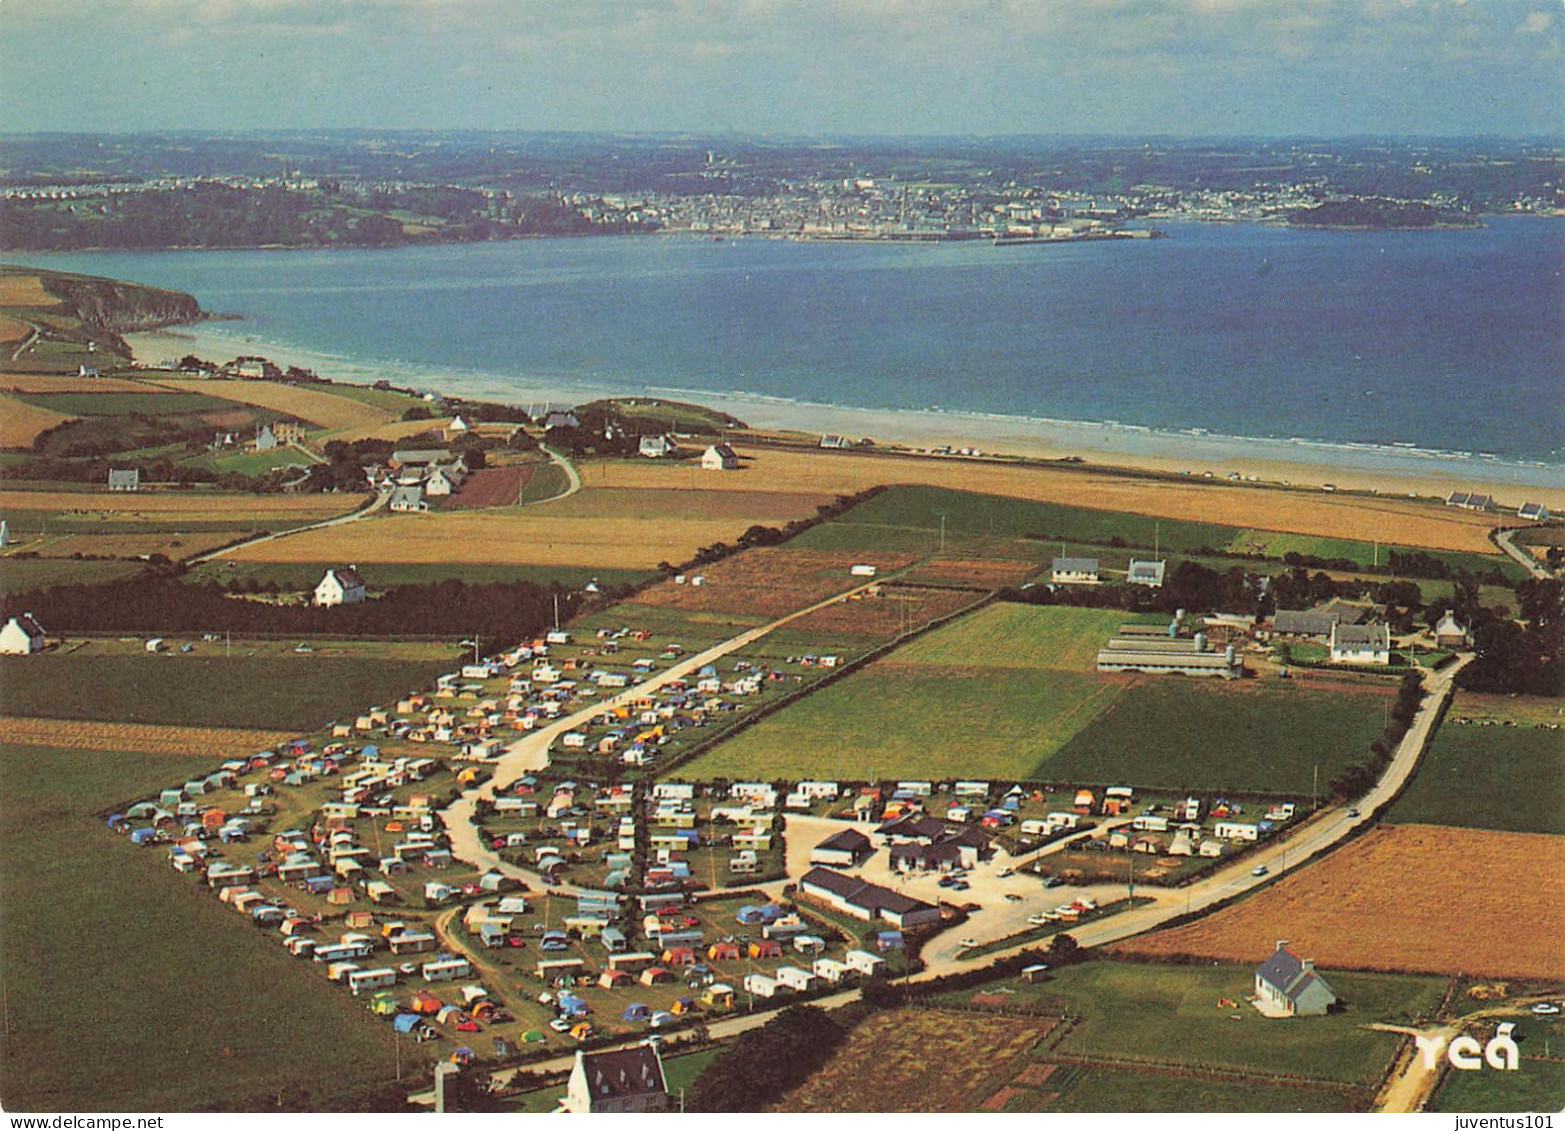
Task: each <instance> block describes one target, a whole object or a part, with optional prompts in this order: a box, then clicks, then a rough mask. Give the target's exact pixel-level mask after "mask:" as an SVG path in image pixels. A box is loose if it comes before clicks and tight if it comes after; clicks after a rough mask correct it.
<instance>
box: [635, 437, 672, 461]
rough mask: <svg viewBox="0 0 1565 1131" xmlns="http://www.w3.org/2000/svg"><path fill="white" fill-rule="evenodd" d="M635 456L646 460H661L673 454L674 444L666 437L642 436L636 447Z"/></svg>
mask: <svg viewBox="0 0 1565 1131" xmlns="http://www.w3.org/2000/svg"><path fill="white" fill-rule="evenodd" d="M636 454H638V455H642V456H645V457H646V458H647V459H662V458H664V457H665V456H671V455H673V454H674V444H673V442H672V441H671V440H670V439H669V438H668V437H667V436H643V437H641V442H640V443H639V444H638V445H637V446H636Z"/></svg>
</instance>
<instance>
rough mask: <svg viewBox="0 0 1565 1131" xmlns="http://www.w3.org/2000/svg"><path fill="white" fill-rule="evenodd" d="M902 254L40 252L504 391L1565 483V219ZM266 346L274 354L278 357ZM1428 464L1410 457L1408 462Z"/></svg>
mask: <svg viewBox="0 0 1565 1131" xmlns="http://www.w3.org/2000/svg"><path fill="white" fill-rule="evenodd" d="M1166 229H1167V231H1168V232H1169V238H1168V239H1161V240H1134V241H1131V240H1125V241H1110V242H1094V243H1077V244H1066V245H1055V246H1050V245H1041V246H1040V245H1030V246H1010V247H994V246H991V245H989V244H979V243H970V244H939V245H929V246H897V245H882V244H868V243H852V244H827V243H803V242H788V241H774V240H764V239H739V240H726V241H719V240H709V239H701V238H696V237H686V236H656V237H606V238H589V239H552V240H529V241H517V242H509V243H498V244H467V245H447V246H440V247H425V248H408V249H399V250H390V251H224V252H210V251H200V252H161V253H81V254H70V255H50V256H25V257H20V258H21V259H22V260H25V261H26V262H30V263H36V264H39V265H44V266H51V267H55V268H59V269H63V270H71V271H82V272H88V273H93V274H104V275H111V276H116V277H121V278H127V279H133V280H136V281H138V282H143V283H149V284H154V285H158V286H164V287H171V288H174V289H177V290H183V291H188V292H190V293H192V294H194V295H195V296H196V297H197V298H198V299H199V300H200V302H201V303H202V305H203V306H204V307H205V308H206V309H208V310H211V311H216V312H223V313H232V314H238V315H242V316H243V318H244V321H243V322H240V323H233V324H228V325H225V326H222V327H214V328H217V329H225V330H228V331H230V332H232V333H234V334H236V335H245V336H249V337H251V338H252V339H254V340H258V341H260V342H271V343H277V344H280V345H287V346H290V347H295V348H298V349H302V350H307V351H311V352H314V353H319V354H325V355H331V356H334V357H337V358H341V359H344V360H345V361H349V362H352V363H354V364H355V365H356V366H359V367H361V368H362V367H366V366H367V367H370V368H371V369H373V368H374V367H375V366H377V365H384V366H386V367H387V368H388V372H390V371H392V370H394V371H395V372H397V373H400V374H406V373H408V372H413V373H420V372H424V373H427V374H428V375H429V376H430V378H431V380H432V381H433V380H435V378H436V376H437V375H439V374H453V373H459V374H465V375H468V376H469V377H473V376H477V377H481V378H483V379H484V382H483V383H484V385H485V387H486V388H490V389H493V388H496V387H499V388H502V389H511V388H513V387H514V390H515V394H516V399H518V400H523V401H525V400H526V399H527V394H528V392H529V391H530V390H534V389H542V388H547V389H553V390H561V389H563V390H567V391H568V390H570V389H572V388H575V387H578V386H579V387H581V388H583V389H588V388H590V389H594V390H601V389H604V388H608V389H614V390H620V391H623V392H626V393H632V392H647V391H663V392H665V393H667V392H669V391H671V390H675V391H679V393H680V394H681V395H684V396H686V397H687V398H689V399H695V398H698V397H699V396H700V395H701V394H702V393H707V394H740V395H742V396H746V397H753V398H768V399H772V398H776V399H782V400H785V401H797V402H805V403H811V404H825V405H838V406H844V407H858V408H867V409H883V410H931V409H938V410H942V411H947V412H961V413H979V414H992V415H995V416H999V417H1007V418H1008V417H1017V418H1030V419H1040V418H1041V419H1046V420H1070V421H1081V422H1088V423H1102V422H1111V424H1110V425H1109V427H1110V429H1111V430H1112V429H1113V428H1115V427H1119V428H1121V429H1123V428H1124V427H1125V426H1130V427H1131V428H1132V430H1135V429H1152V430H1155V431H1157V432H1166V433H1172V434H1175V435H1197V436H1199V435H1202V434H1204V433H1212V434H1220V435H1225V436H1234V437H1252V438H1270V439H1276V440H1284V441H1294V442H1301V441H1307V442H1309V445H1308V446H1309V447H1310V448H1311V453H1310V454H1311V458H1312V459H1318V458H1319V457H1320V456H1321V454H1322V452H1327V451H1330V450H1333V449H1336V448H1339V447H1340V448H1341V450H1342V451H1345V452H1352V451H1355V450H1360V451H1362V450H1365V449H1368V450H1382V449H1383V450H1384V452H1385V453H1388V454H1389V455H1393V456H1394V455H1397V454H1399V453H1413V452H1416V453H1418V454H1420V455H1423V456H1424V457H1425V458H1436V457H1437V456H1438V457H1439V458H1442V459H1457V460H1460V459H1474V460H1479V461H1489V462H1499V463H1501V464H1505V465H1509V466H1513V467H1514V466H1515V465H1523V466H1533V467H1537V466H1540V465H1542V466H1543V467H1544V468H1546V470H1547V472H1548V473H1550V474H1549V478H1551V479H1552V478H1553V474H1552V473H1554V472H1556V471H1558V470H1559V469H1560V468H1561V467H1565V338H1562V334H1561V330H1562V325H1565V322H1562V312H1565V220H1561V219H1545V218H1529V217H1517V218H1502V219H1497V220H1491V221H1489V223H1488V225H1487V226H1486V227H1485V228H1483V229H1480V230H1461V231H1456V230H1453V231H1438V232H1402V233H1398V232H1388V233H1376V232H1314V231H1292V230H1289V229H1286V228H1281V227H1274V226H1266V225H1210V224H1170V225H1166ZM256 352H264V351H261V350H257V351H256ZM1410 458H1411V457H1410Z"/></svg>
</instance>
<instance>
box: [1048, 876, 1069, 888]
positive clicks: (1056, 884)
mask: <svg viewBox="0 0 1565 1131" xmlns="http://www.w3.org/2000/svg"><path fill="white" fill-rule="evenodd" d="M1043 886H1044V887H1046V888H1062V887H1064V886H1065V881H1064V880H1062V879H1060V878H1059V877H1058V876H1050V877H1049V878H1048V879H1046V880H1044V881H1043Z"/></svg>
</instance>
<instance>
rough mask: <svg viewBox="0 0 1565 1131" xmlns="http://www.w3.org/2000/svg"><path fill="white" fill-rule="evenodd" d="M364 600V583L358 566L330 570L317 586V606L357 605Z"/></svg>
mask: <svg viewBox="0 0 1565 1131" xmlns="http://www.w3.org/2000/svg"><path fill="white" fill-rule="evenodd" d="M363 600H364V582H363V581H361V580H359V573H358V567H357V566H349V567H348V568H346V569H342V568H338V569H329V570H327V571H326V575H325V576H324V577H322V578H321V580H320V582H319V583H318V584H317V585H316V586H315V603H316V604H317V605H357V604H359V603H360V602H362V601H363Z"/></svg>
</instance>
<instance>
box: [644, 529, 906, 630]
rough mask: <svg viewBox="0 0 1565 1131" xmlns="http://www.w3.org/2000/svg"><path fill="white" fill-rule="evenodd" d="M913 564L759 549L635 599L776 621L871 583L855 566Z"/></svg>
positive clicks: (899, 558) (882, 557)
mask: <svg viewBox="0 0 1565 1131" xmlns="http://www.w3.org/2000/svg"><path fill="white" fill-rule="evenodd" d="M912 561H913V558H912V556H911V555H908V554H883V553H874V554H848V553H837V552H833V551H829V550H790V549H788V548H787V547H770V546H767V547H761V548H759V549H755V550H748V551H746V552H745V553H742V554H737V555H735V556H734V557H731V558H727V559H725V560H724V561H720V562H714V563H713V564H712V565H709V566H704V567H702V568H700V569H697V570H692V571H691V575H690V576H692V577H695V576H697V575H699V576H700V577H701V579H702V583H701V584H700V585H691V584H689V583H688V582H687V583H686V584H684V585H676V584H674V582H673V581H665V582H662V583H661V584H659V585H655V586H653V587H652V588H651V589H648V590H646V591H645V592H643V593H641V594H640V595H639V596H637V597H636V603H637V604H642V605H654V606H657V607H660V608H666V609H685V610H687V611H690V612H714V613H715V612H721V613H753V614H755V615H756V616H764V617H778V616H783V615H784V614H786V613H791V612H794V611H796V610H798V609H802V608H805V607H807V606H809V605H812V604H814V603H815V602H816V601H824V600H825V599H826V598H827V597H830V596H831V595H832V594H834V593H842V592H844V591H846V590H848V589H852V588H854V587H855V586H857V585H863V584H866V583H867V582H868V581H869V579H868V578H864V577H853V576H852V575H851V574H850V573H849V572H848V570H849V568H850V567H851V566H853V565H855V564H857V563H861V562H862V563H865V564H868V565H874V566H877V567H879V569H880V572H881V573H885V572H886V571H887V570H892V569H900V568H902V567H903V566H906V565H908V564H910V563H911V562H912Z"/></svg>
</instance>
